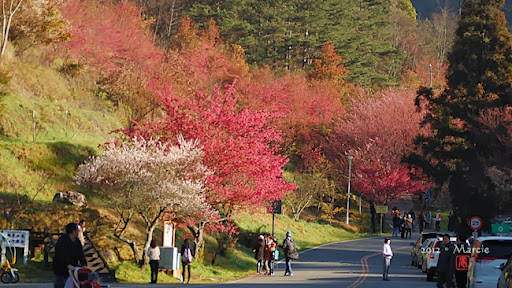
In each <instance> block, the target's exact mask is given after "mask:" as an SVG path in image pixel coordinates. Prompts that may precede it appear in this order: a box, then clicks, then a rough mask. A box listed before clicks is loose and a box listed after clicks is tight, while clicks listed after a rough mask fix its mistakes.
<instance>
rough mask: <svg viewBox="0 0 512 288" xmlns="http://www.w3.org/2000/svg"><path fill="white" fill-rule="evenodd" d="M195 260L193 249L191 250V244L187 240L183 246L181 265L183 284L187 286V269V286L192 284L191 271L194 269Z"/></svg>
mask: <svg viewBox="0 0 512 288" xmlns="http://www.w3.org/2000/svg"><path fill="white" fill-rule="evenodd" d="M193 258H194V254H193V253H192V249H190V243H189V241H188V239H185V241H184V242H183V245H181V264H183V284H185V279H186V277H185V275H186V274H185V269H186V270H187V271H188V280H187V281H186V282H187V284H189V283H190V275H191V273H190V270H191V268H192V259H193Z"/></svg>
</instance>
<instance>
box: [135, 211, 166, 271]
mask: <svg viewBox="0 0 512 288" xmlns="http://www.w3.org/2000/svg"><path fill="white" fill-rule="evenodd" d="M163 212H164V208H160V211H158V213H155V214H153V215H152V217H151V218H149V217H148V216H149V215H147V214H145V213H144V211H141V212H140V213H139V214H140V215H141V216H142V218H143V219H144V222H145V223H146V242H145V243H144V251H142V259H141V261H140V263H139V266H140V267H141V268H142V269H145V268H146V265H148V264H149V258H148V249H149V246H150V245H151V241H152V240H153V232H154V231H155V228H156V225H158V223H159V220H158V219H160V215H162V213H163Z"/></svg>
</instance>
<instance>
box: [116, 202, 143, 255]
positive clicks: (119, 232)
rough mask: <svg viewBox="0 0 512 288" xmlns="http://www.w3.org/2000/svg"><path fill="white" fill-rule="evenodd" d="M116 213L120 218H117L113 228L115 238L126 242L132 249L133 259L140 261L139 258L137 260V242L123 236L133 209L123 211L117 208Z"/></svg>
mask: <svg viewBox="0 0 512 288" xmlns="http://www.w3.org/2000/svg"><path fill="white" fill-rule="evenodd" d="M118 213H119V215H120V217H121V219H120V220H119V223H118V224H117V226H116V228H115V230H114V236H115V237H116V238H117V239H119V240H121V241H123V242H124V243H126V244H128V246H130V248H131V249H132V252H133V259H134V261H135V263H137V264H138V263H139V262H140V260H139V248H138V246H137V242H135V241H133V240H131V239H128V238H125V237H124V233H125V232H126V228H127V227H128V224H129V223H130V221H131V220H132V217H133V211H128V212H125V211H121V210H118Z"/></svg>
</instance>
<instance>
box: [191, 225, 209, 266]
mask: <svg viewBox="0 0 512 288" xmlns="http://www.w3.org/2000/svg"><path fill="white" fill-rule="evenodd" d="M205 227H206V222H202V221H201V222H199V224H198V225H197V228H196V227H192V226H188V229H189V230H190V231H191V232H192V233H194V245H195V247H194V260H196V262H201V261H202V259H203V245H204V228H205Z"/></svg>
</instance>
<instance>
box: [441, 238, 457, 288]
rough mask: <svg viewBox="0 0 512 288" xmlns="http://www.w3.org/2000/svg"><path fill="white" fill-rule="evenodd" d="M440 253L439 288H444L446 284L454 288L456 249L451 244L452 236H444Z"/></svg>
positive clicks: (449, 287)
mask: <svg viewBox="0 0 512 288" xmlns="http://www.w3.org/2000/svg"><path fill="white" fill-rule="evenodd" d="M439 251H440V253H439V260H438V262H437V288H443V286H444V284H445V283H446V287H447V288H452V287H453V283H452V276H453V269H452V268H453V265H452V261H453V251H454V247H453V245H452V243H451V242H450V235H448V234H444V235H443V242H442V243H441V244H440V245H439Z"/></svg>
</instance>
